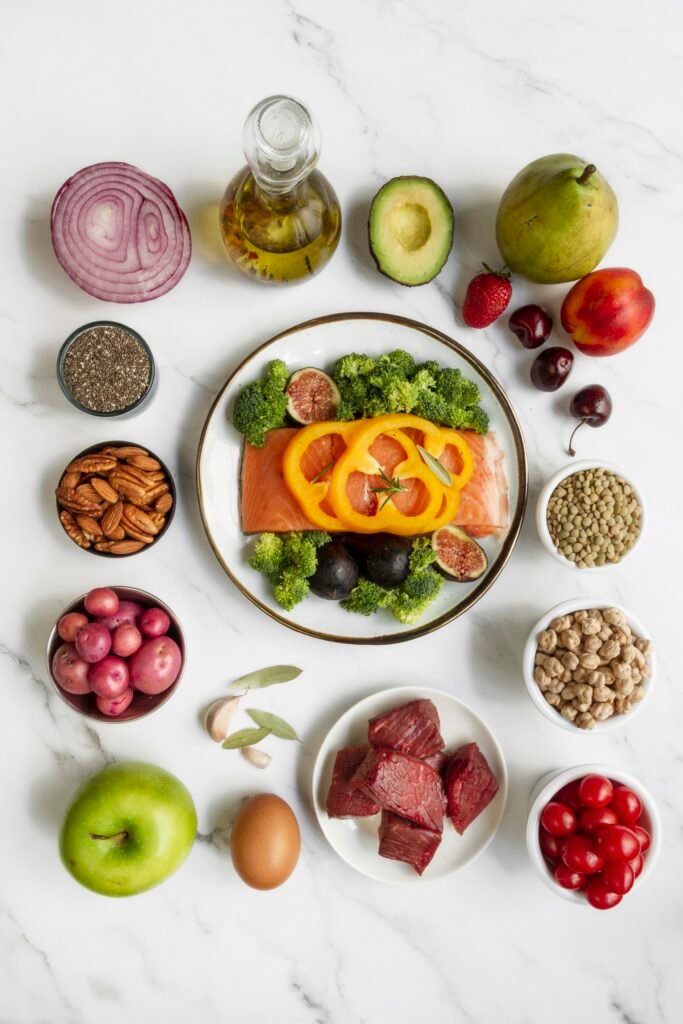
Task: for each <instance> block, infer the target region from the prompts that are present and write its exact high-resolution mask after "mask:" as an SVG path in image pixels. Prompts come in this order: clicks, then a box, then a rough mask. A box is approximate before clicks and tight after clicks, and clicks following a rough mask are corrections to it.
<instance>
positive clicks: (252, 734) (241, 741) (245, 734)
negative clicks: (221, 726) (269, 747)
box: [223, 726, 271, 750]
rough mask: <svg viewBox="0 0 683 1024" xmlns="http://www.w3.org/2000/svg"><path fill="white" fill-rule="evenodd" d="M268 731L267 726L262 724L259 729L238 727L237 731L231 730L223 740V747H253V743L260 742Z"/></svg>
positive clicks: (229, 748) (226, 748) (268, 733)
mask: <svg viewBox="0 0 683 1024" xmlns="http://www.w3.org/2000/svg"><path fill="white" fill-rule="evenodd" d="M270 733H271V730H270V729H269V728H267V726H263V727H262V728H260V729H238V730H237V732H233V733H232V734H231V735H230V736H227V737H226V738H225V739H224V740H223V749H224V750H239V748H240V747H253V746H254V744H256V743H260V742H261V740H264V739H265V738H266V736H269V735H270Z"/></svg>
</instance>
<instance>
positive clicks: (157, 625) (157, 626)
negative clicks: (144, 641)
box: [138, 608, 171, 636]
mask: <svg viewBox="0 0 683 1024" xmlns="http://www.w3.org/2000/svg"><path fill="white" fill-rule="evenodd" d="M170 625H171V620H170V619H169V617H168V615H167V614H166V612H165V611H164V610H163V608H145V610H144V612H143V613H142V615H141V616H140V618H139V620H138V626H139V627H140V629H141V630H142V632H143V633H144V634H145V636H163V635H164V633H168V630H169V628H170Z"/></svg>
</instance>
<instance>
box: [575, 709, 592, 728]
mask: <svg viewBox="0 0 683 1024" xmlns="http://www.w3.org/2000/svg"><path fill="white" fill-rule="evenodd" d="M574 724H575V725H578V727H579V729H593V728H595V719H594V718H593V716H592V715H591V714H590V713H589V712H588V711H583V712H581V714H580V715H577V716H576V718H575V719H574Z"/></svg>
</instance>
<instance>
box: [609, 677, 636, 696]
mask: <svg viewBox="0 0 683 1024" xmlns="http://www.w3.org/2000/svg"><path fill="white" fill-rule="evenodd" d="M635 686H636V684H635V683H634V682H633V680H632V679H631V677H630V676H629V678H628V679H617V681H616V683H615V684H614V689H615V690H616V691H617V693H618V694H619V695H620V696H622V697H630V695H631V694H632V693H633V691H634V689H635Z"/></svg>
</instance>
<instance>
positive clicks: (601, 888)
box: [586, 875, 621, 910]
mask: <svg viewBox="0 0 683 1024" xmlns="http://www.w3.org/2000/svg"><path fill="white" fill-rule="evenodd" d="M586 899H587V900H588V902H589V903H590V905H591V907H595V909H596V910H611V909H612V907H616V906H617V904H618V903H621V896H620V895H619V893H618V892H610V890H609V889H608V888H607V886H606V885H605V883H604V881H603V878H602V876H601V875H596V876H595V878H591V879H589V881H588V885H587V886H586Z"/></svg>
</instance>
